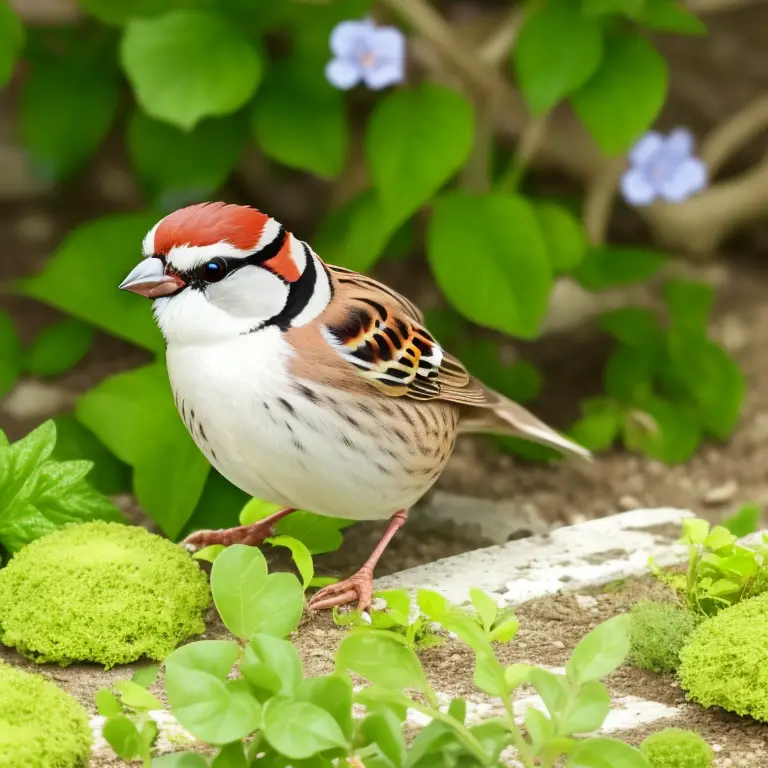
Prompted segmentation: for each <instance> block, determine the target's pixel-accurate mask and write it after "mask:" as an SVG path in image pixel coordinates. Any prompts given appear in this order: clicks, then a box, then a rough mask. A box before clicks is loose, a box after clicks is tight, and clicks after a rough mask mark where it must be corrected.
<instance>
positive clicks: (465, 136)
mask: <svg viewBox="0 0 768 768" xmlns="http://www.w3.org/2000/svg"><path fill="white" fill-rule="evenodd" d="M473 142H474V117H473V113H472V105H471V103H470V102H469V101H468V100H467V99H466V98H464V97H463V96H461V95H459V94H458V93H456V92H455V91H452V90H449V89H448V88H443V87H441V86H438V85H431V84H423V85H421V86H419V87H417V88H413V89H408V90H398V91H393V92H392V93H390V94H389V95H388V96H387V97H386V98H384V99H382V100H381V101H379V102H378V104H377V105H376V107H375V108H374V111H373V114H372V115H371V117H370V119H369V121H368V126H367V129H366V135H365V154H366V158H367V161H368V167H369V168H370V171H371V180H372V181H373V186H374V188H375V189H376V192H377V193H378V195H379V199H380V200H381V203H382V207H383V210H384V212H385V215H386V217H387V219H388V220H390V221H392V220H396V221H397V222H398V223H401V222H402V221H404V220H405V219H406V218H407V217H408V216H410V215H411V214H412V213H414V212H415V211H417V210H418V209H419V208H420V207H421V206H422V205H424V203H426V202H428V201H429V200H430V199H431V198H432V196H433V195H434V194H435V192H437V191H438V190H439V189H440V187H442V186H443V184H445V183H446V182H447V181H448V179H450V178H451V176H453V175H454V174H455V173H456V172H457V171H458V170H459V169H460V168H461V166H462V165H463V164H464V161H465V160H466V159H467V157H468V155H469V152H470V150H471V149H472V144H473Z"/></svg>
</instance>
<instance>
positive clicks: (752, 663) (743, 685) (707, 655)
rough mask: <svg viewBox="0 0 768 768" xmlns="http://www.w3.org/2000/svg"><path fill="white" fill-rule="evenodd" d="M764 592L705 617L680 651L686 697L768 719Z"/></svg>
mask: <svg viewBox="0 0 768 768" xmlns="http://www.w3.org/2000/svg"><path fill="white" fill-rule="evenodd" d="M766 657H768V593H764V594H762V595H759V596H758V597H753V598H751V599H749V600H744V601H743V602H741V603H738V604H737V605H734V606H732V607H730V608H726V609H725V610H723V611H720V612H719V613H718V614H717V615H715V616H713V617H712V618H710V619H707V620H706V621H704V622H703V623H702V624H700V625H699V627H698V628H697V629H696V631H695V632H694V633H693V635H692V636H691V639H690V640H689V641H688V643H687V644H686V645H685V647H684V648H683V650H682V651H681V652H680V661H681V664H680V667H679V669H678V675H679V678H680V685H681V687H682V688H683V690H685V691H686V692H687V694H688V698H690V699H692V700H693V701H697V702H698V703H699V704H701V705H702V706H704V707H713V706H718V707H722V708H723V709H727V710H728V711H730V712H735V713H736V714H739V715H748V716H749V717H753V718H755V719H756V720H763V721H768V665H766V664H765V659H766Z"/></svg>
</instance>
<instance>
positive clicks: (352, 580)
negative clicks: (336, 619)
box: [309, 566, 373, 611]
mask: <svg viewBox="0 0 768 768" xmlns="http://www.w3.org/2000/svg"><path fill="white" fill-rule="evenodd" d="M355 601H357V607H358V610H360V611H367V610H368V609H369V608H370V607H371V603H372V602H373V569H372V568H367V567H365V566H363V567H362V568H361V569H360V570H359V571H358V572H357V573H356V574H354V575H353V576H350V577H349V578H348V579H344V581H340V582H338V583H337V584H330V585H329V586H327V587H323V588H322V589H321V590H320V591H319V592H315V594H314V595H313V596H312V599H311V600H310V601H309V608H310V610H312V611H323V610H326V609H328V608H333V607H335V606H337V605H347V604H348V603H354V602H355Z"/></svg>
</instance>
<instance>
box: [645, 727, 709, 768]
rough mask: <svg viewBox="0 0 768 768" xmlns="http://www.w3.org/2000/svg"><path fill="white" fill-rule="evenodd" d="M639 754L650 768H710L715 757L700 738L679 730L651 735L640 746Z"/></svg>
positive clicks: (667, 729) (669, 730) (668, 729)
mask: <svg viewBox="0 0 768 768" xmlns="http://www.w3.org/2000/svg"><path fill="white" fill-rule="evenodd" d="M640 752H641V753H642V754H643V756H644V757H645V758H646V759H647V760H648V762H649V763H650V764H651V768H711V766H712V763H713V761H714V756H715V755H714V752H713V751H712V747H710V746H709V744H707V742H706V741H704V739H702V738H701V736H699V735H698V734H696V733H692V732H691V731H683V730H681V729H680V728H665V729H664V730H663V731H659V732H658V733H653V734H651V735H650V736H649V737H648V738H647V739H646V740H645V741H644V742H643V743H642V744H641V745H640Z"/></svg>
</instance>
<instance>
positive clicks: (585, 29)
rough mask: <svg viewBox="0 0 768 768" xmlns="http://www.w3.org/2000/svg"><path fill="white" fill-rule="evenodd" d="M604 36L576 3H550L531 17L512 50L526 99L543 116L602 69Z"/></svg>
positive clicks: (598, 26)
mask: <svg viewBox="0 0 768 768" xmlns="http://www.w3.org/2000/svg"><path fill="white" fill-rule="evenodd" d="M602 55H603V34H602V30H601V27H600V24H599V22H598V21H597V20H595V19H593V18H590V17H589V16H587V15H584V14H582V13H580V12H579V8H578V6H577V5H576V4H575V2H566V3H549V4H547V5H543V6H541V7H539V8H538V9H537V10H535V11H534V12H533V13H531V14H530V15H529V16H528V17H527V18H526V19H525V22H524V23H523V26H522V29H521V30H520V35H519V37H518V39H517V41H516V43H515V45H514V47H513V49H512V61H513V63H514V66H515V70H516V71H517V77H518V80H519V81H520V87H521V89H522V91H523V96H524V97H525V100H526V102H527V104H528V106H529V108H530V109H531V111H532V112H533V113H534V114H543V113H545V112H548V111H549V110H550V109H552V107H554V106H555V105H556V104H557V103H558V102H559V101H560V100H561V99H563V98H564V97H565V96H568V95H569V94H570V93H573V91H575V90H576V89H577V88H580V87H581V86H582V85H584V83H586V82H587V80H589V78H590V77H592V75H593V74H594V73H595V71H596V70H597V68H598V66H600V59H601V58H602Z"/></svg>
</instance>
